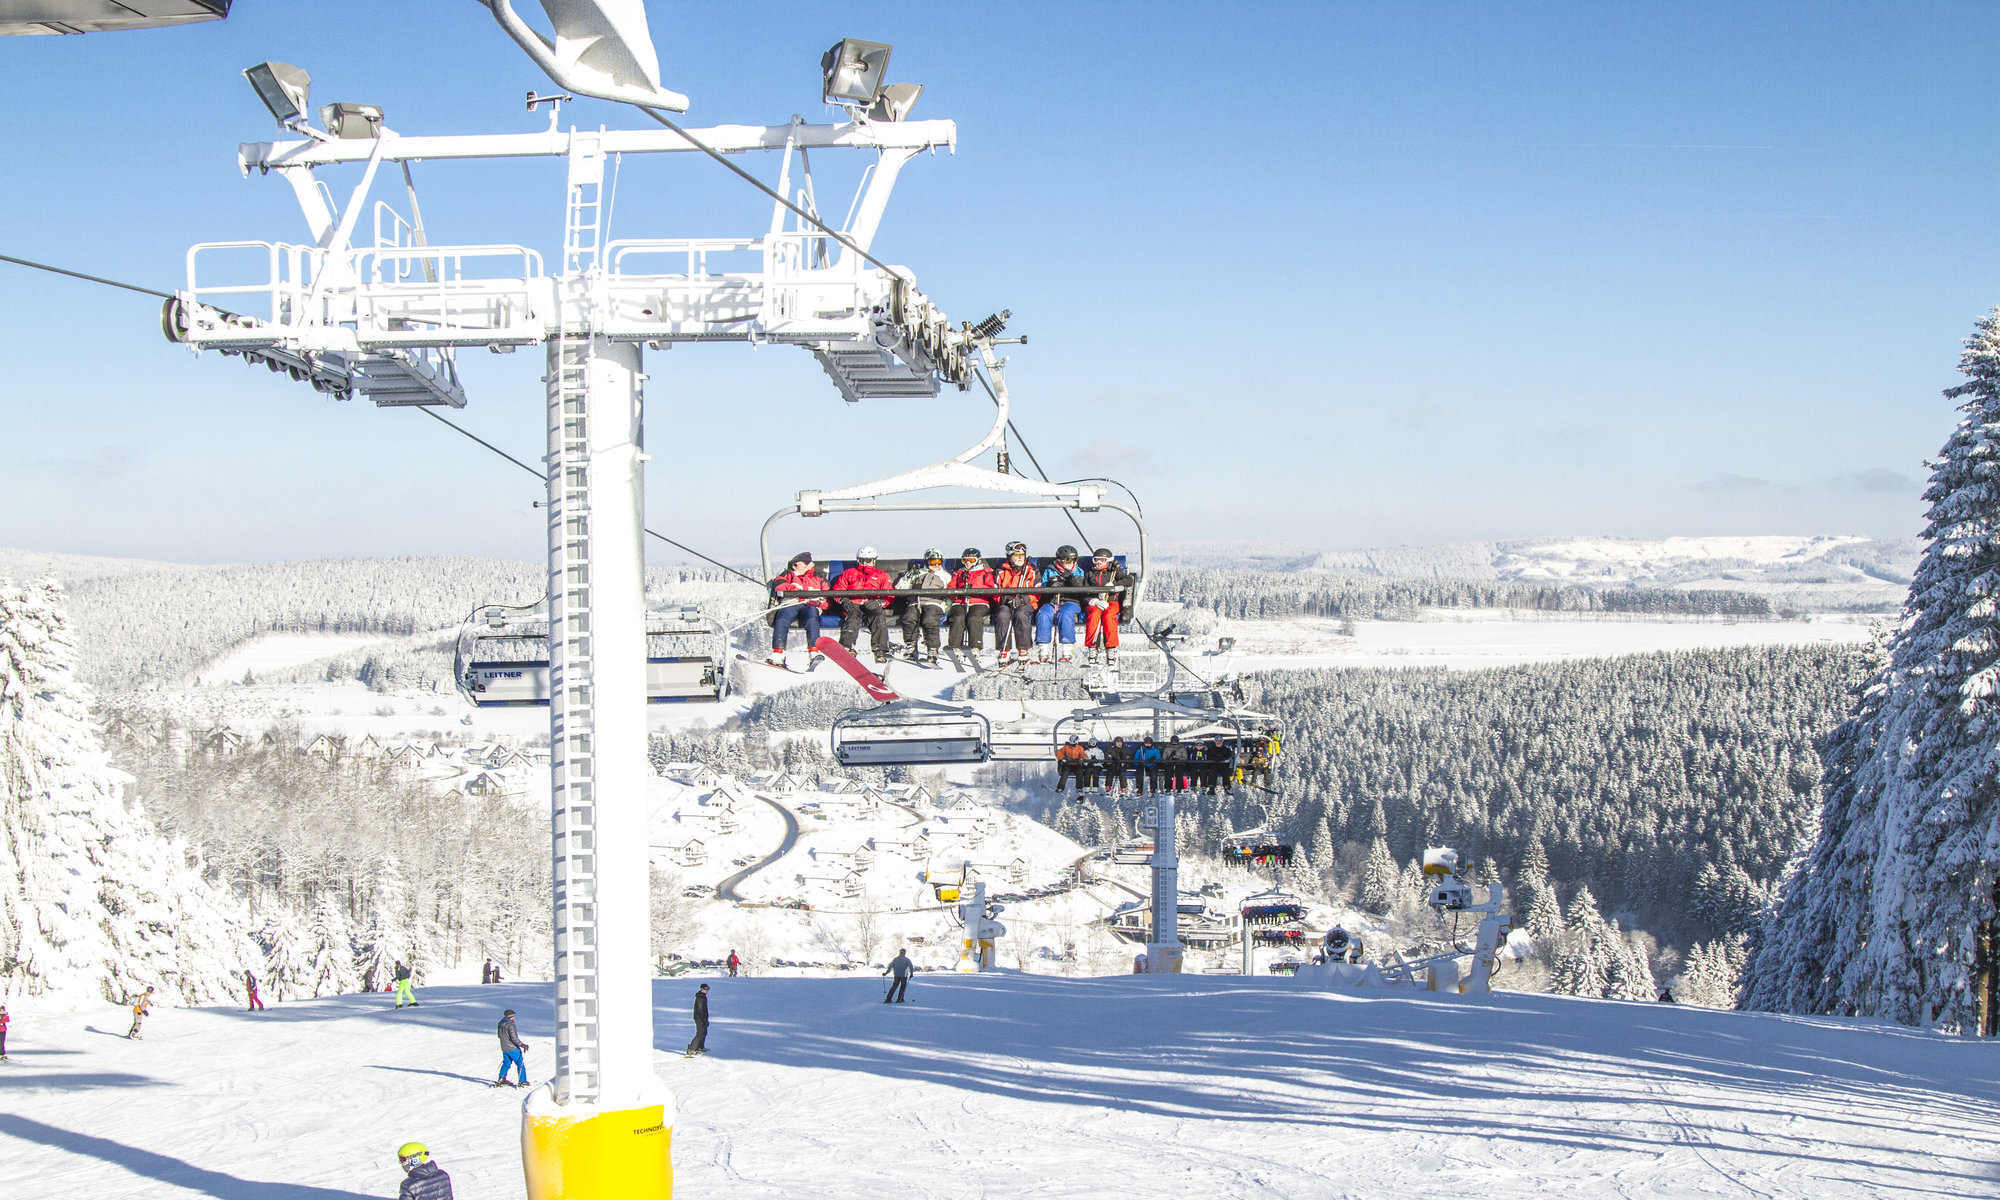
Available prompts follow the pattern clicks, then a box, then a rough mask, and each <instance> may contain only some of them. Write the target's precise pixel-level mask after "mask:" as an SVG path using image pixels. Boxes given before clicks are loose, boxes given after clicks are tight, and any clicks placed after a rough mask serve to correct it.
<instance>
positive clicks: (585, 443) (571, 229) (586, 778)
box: [546, 139, 604, 1102]
mask: <svg viewBox="0 0 2000 1200" xmlns="http://www.w3.org/2000/svg"><path fill="white" fill-rule="evenodd" d="M603 178H604V159H603V155H602V152H601V151H600V150H599V149H598V148H597V147H596V145H595V144H594V139H593V144H592V145H590V146H589V147H588V150H587V152H585V153H582V154H578V155H576V156H575V157H574V158H573V159H572V162H571V168H570V179H569V198H568V199H569V202H568V217H567V220H566V222H565V226H564V231H563V260H564V268H565V283H566V285H567V286H571V287H574V288H575V289H576V290H575V292H574V293H573V294H572V295H571V296H570V297H568V298H567V299H568V300H570V301H571V302H572V303H571V304H566V305H565V308H566V309H568V310H570V312H572V313H573V314H575V315H580V316H581V317H583V318H584V319H583V321H582V322H581V323H580V324H581V325H582V327H581V328H576V327H573V326H572V321H571V320H569V319H565V320H564V321H563V322H562V325H561V328H560V330H559V332H558V333H557V336H556V338H555V341H554V343H553V345H552V346H551V350H550V355H549V364H550V371H549V375H548V377H547V381H546V382H547V384H548V401H549V407H548V412H549V421H548V426H549V427H548V437H549V442H548V445H549V454H548V460H547V465H548V469H549V564H550V575H549V604H550V608H549V632H550V637H549V754H550V760H551V761H550V767H551V782H552V786H553V788H554V796H553V798H552V813H553V821H552V824H551V829H552V838H551V840H552V850H553V854H554V863H553V865H554V880H555V929H554V935H555V954H556V962H557V964H558V968H559V969H558V972H557V979H558V980H561V981H562V982H561V983H560V984H559V985H558V990H557V993H556V1079H557V1082H558V1087H559V1088H560V1086H561V1084H562V1082H563V1081H567V1082H568V1085H569V1086H568V1090H567V1094H565V1095H563V1096H561V1097H560V1098H561V1099H562V1100H563V1101H565V1102H569V1101H583V1102H590V1101H594V1100H595V1099H596V1097H597V1092H598V1086H599V1083H600V1066H601V1061H602V1056H601V1040H600V1038H599V1029H598V1020H597V1018H598V993H599V988H598V983H599V976H598V954H599V947H598V940H597V920H596V916H597V803H598V800H599V797H598V795H597V788H596V770H595V760H594V757H593V754H592V747H591V741H592V732H593V730H594V728H595V725H596V719H595V718H596V697H595V696H594V694H593V688H592V684H591V681H592V680H593V679H594V678H595V677H596V672H595V670H594V665H595V664H594V659H593V652H592V639H591V561H590V520H591V513H590V504H589V498H588V497H589V490H588V489H589V483H590V427H589V406H588V404H587V397H588V394H589V389H590V369H591V330H590V328H589V326H590V321H589V318H590V315H591V310H590V284H591V281H590V273H591V272H592V271H593V269H594V268H595V267H596V265H597V258H598V243H599V231H600V226H599V215H600V212H601V205H600V200H601V191H602V186H603ZM565 960H567V962H565Z"/></svg>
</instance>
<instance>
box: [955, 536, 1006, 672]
mask: <svg viewBox="0 0 2000 1200" xmlns="http://www.w3.org/2000/svg"><path fill="white" fill-rule="evenodd" d="M951 586H952V587H954V588H985V587H992V586H993V569H992V568H991V567H988V566H987V565H986V560H985V559H983V558H981V557H980V556H979V547H977V546H967V547H966V548H965V550H964V552H963V553H961V554H960V555H959V556H958V570H956V571H953V572H952V573H951ZM996 603H997V598H996V597H993V596H953V597H952V598H951V641H950V642H949V643H947V645H948V646H949V647H950V649H951V652H952V654H953V656H954V657H955V656H957V655H958V654H959V653H960V652H961V651H962V652H964V653H965V654H966V655H967V656H969V657H970V658H971V660H972V664H971V665H972V669H973V670H975V671H977V670H978V669H979V651H980V648H981V647H982V646H983V645H984V644H985V641H986V618H987V614H988V613H990V612H992V611H993V606H994V605H995V604H996Z"/></svg>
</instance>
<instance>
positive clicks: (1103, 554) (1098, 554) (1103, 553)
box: [1090, 546, 1116, 561]
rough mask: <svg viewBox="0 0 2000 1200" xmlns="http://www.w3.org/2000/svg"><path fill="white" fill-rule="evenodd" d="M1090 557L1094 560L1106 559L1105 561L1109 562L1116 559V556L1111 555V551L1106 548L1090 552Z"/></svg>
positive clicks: (1100, 547)
mask: <svg viewBox="0 0 2000 1200" xmlns="http://www.w3.org/2000/svg"><path fill="white" fill-rule="evenodd" d="M1090 557H1092V558H1102V559H1105V560H1107V561H1108V560H1110V559H1112V558H1114V557H1116V556H1115V555H1113V554H1112V553H1111V551H1109V550H1106V549H1105V548H1104V547H1102V546H1099V547H1098V548H1097V549H1095V550H1092V551H1091V552H1090Z"/></svg>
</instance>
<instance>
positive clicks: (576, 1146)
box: [521, 1081, 674, 1200]
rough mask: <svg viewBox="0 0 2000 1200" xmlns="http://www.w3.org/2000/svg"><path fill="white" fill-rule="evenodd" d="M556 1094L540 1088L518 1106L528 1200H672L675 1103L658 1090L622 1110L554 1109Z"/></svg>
mask: <svg viewBox="0 0 2000 1200" xmlns="http://www.w3.org/2000/svg"><path fill="white" fill-rule="evenodd" d="M554 1089H555V1085H554V1083H545V1084H542V1085H541V1086H540V1087H537V1088H535V1089H534V1090H533V1091H531V1092H529V1093H528V1098H527V1100H526V1101H525V1102H524V1103H523V1104H522V1106H521V1169H522V1171H523V1173H524V1174H526V1176H527V1183H528V1200H585V1198H586V1197H591V1198H595V1197H600V1196H618V1197H620V1198H621V1200H623V1198H626V1197H630V1198H631V1200H672V1197H673V1194H674V1167H673V1159H672V1155H671V1151H672V1148H673V1140H674V1101H673V1096H672V1094H671V1093H669V1092H668V1091H667V1089H666V1086H665V1085H664V1084H661V1083H659V1082H657V1081H653V1082H652V1084H651V1086H650V1087H648V1088H647V1089H646V1092H645V1094H642V1095H640V1096H639V1097H637V1101H638V1102H637V1103H636V1104H633V1105H631V1106H629V1107H620V1108H611V1107H608V1106H601V1105H583V1104H577V1103H570V1104H559V1103H558V1102H557V1101H556V1098H555V1094H554Z"/></svg>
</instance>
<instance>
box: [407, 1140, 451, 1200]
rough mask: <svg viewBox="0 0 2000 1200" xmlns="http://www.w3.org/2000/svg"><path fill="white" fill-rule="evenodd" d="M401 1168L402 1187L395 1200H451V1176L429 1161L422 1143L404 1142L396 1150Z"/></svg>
mask: <svg viewBox="0 0 2000 1200" xmlns="http://www.w3.org/2000/svg"><path fill="white" fill-rule="evenodd" d="M396 1161H397V1162H399V1163H401V1164H402V1166H403V1186H402V1189H401V1190H399V1191H398V1192H397V1193H396V1200H452V1196H451V1176H450V1175H447V1174H446V1173H445V1170H444V1168H443V1167H440V1166H438V1165H437V1164H436V1163H434V1162H432V1161H431V1152H430V1151H429V1150H427V1149H425V1147H424V1144H423V1143H422V1142H404V1143H403V1144H402V1145H401V1146H400V1147H398V1148H397V1150H396Z"/></svg>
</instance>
